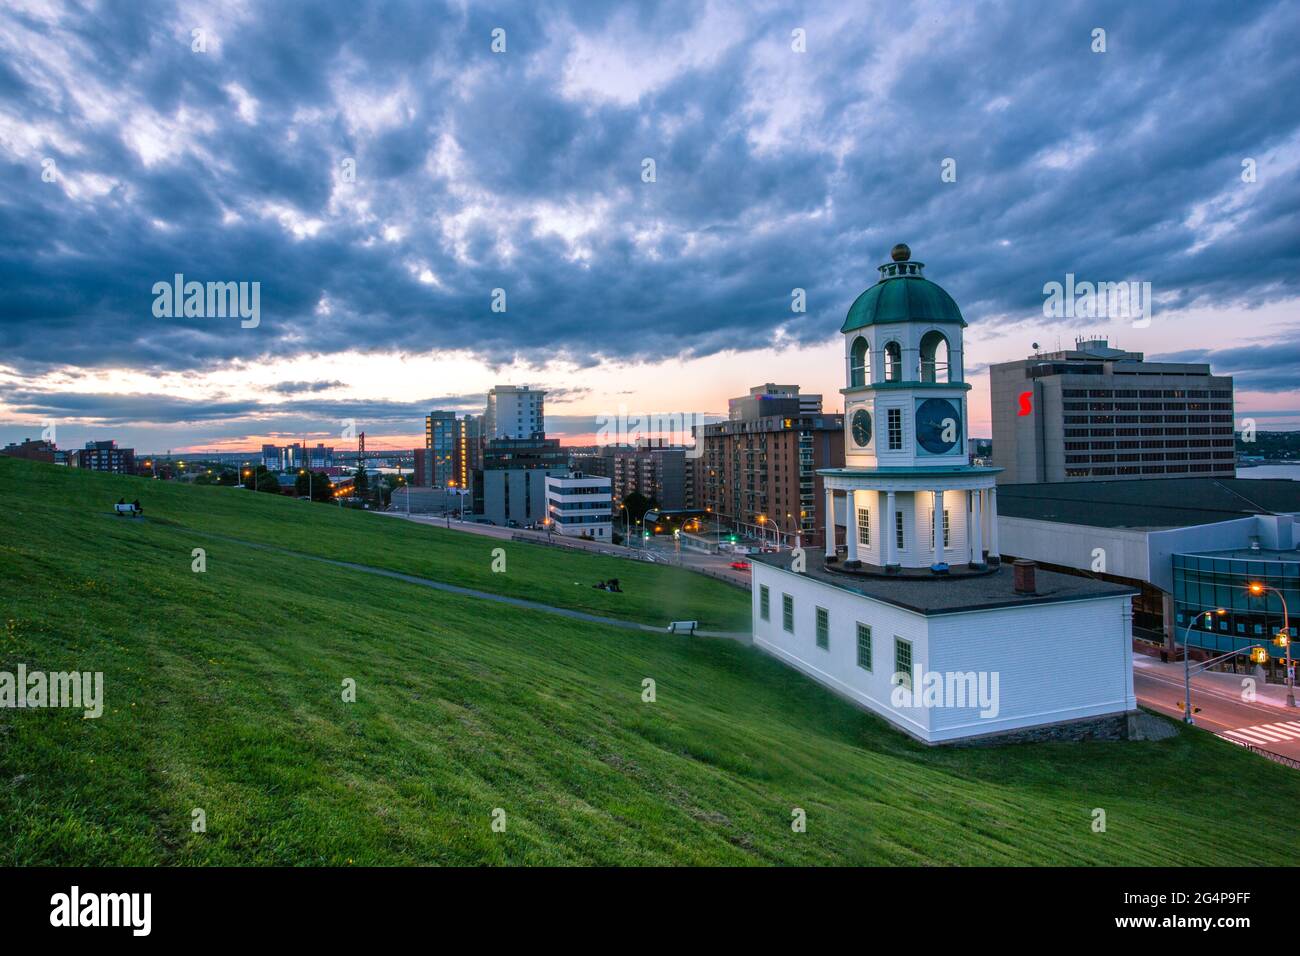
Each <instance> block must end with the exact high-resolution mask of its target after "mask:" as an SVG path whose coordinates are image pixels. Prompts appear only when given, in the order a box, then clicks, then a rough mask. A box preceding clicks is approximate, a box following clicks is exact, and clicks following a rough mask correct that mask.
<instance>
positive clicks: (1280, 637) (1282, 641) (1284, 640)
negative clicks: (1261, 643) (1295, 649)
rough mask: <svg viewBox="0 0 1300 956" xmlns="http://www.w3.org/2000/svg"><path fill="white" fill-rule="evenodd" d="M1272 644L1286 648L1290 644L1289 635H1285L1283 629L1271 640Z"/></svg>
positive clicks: (1285, 632)
mask: <svg viewBox="0 0 1300 956" xmlns="http://www.w3.org/2000/svg"><path fill="white" fill-rule="evenodd" d="M1273 643H1274V644H1276V645H1277V646H1278V647H1286V646H1287V645H1288V644H1290V643H1291V635H1290V634H1288V633H1287V631H1286V628H1285V627H1284V628H1282V629H1281V630H1280V631H1278V632H1277V637H1275V638H1273Z"/></svg>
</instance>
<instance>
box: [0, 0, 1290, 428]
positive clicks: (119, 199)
mask: <svg viewBox="0 0 1300 956" xmlns="http://www.w3.org/2000/svg"><path fill="white" fill-rule="evenodd" d="M1099 29H1100V30H1104V31H1105V34H1104V43H1105V50H1104V52H1097V51H1095V49H1094V48H1095V47H1097V46H1098V40H1097V36H1098V34H1096V33H1095V31H1097V30H1099ZM1297 36H1300V5H1297V4H1295V3H1288V2H1277V3H1266V2H1261V3H1244V2H1229V3H1221V4H1213V3H1198V2H1189V0H1179V2H1173V0H1170V2H1163V3H1157V2H1144V3H1140V4H1135V3H1132V2H1128V0H1124V2H1115V3H1086V4H1082V3H1081V4H1068V3H1052V4H1050V5H1044V4H1042V3H1039V2H1027V3H1023V4H1018V3H1005V4H1001V3H999V4H987V5H984V4H979V5H976V4H969V3H945V4H929V3H911V2H909V3H904V4H900V3H896V2H891V3H848V2H843V0H840V2H833V3H827V4H818V3H807V4H801V3H789V2H786V3H762V2H757V3H755V2H744V3H741V2H737V3H710V2H701V0H688V2H681V3H671V2H669V3H660V4H630V3H626V4H618V3H606V2H574V3H563V2H553V3H546V4H540V3H534V2H521V3H518V4H506V3H474V4H463V3H449V4H443V5H440V4H438V3H437V2H433V0H411V2H396V0H395V2H370V0H348V2H338V3H321V4H315V5H312V6H310V7H309V6H307V5H300V4H297V3H291V2H285V0H276V2H266V3H256V2H210V0H204V2H194V3H175V4H172V3H147V2H125V0H123V2H117V3H110V2H105V3H91V2H85V3H60V2H52V0H5V3H4V5H3V8H2V9H0V175H2V176H3V187H2V188H0V440H5V441H8V440H15V439H21V438H23V437H25V436H28V435H30V436H32V437H37V436H38V435H39V433H40V431H41V428H42V425H43V423H45V422H53V423H55V427H56V429H57V437H58V440H59V444H60V445H61V446H63V447H75V446H77V445H79V444H81V443H82V442H84V441H86V440H88V439H91V438H108V437H115V438H117V439H118V440H119V441H121V442H122V443H123V444H130V445H135V446H136V447H139V448H142V449H144V450H162V449H165V448H174V449H178V450H180V449H198V448H242V447H250V446H252V445H255V444H258V443H260V442H262V441H263V440H272V441H274V440H277V439H278V438H286V437H299V436H303V435H307V436H310V437H311V438H312V439H313V440H325V441H327V442H329V441H331V440H335V441H337V440H338V433H339V431H340V422H341V421H342V420H344V419H354V420H356V422H357V427H358V429H363V430H365V431H366V432H367V434H368V436H370V439H369V441H370V444H371V445H372V447H373V446H376V445H379V446H387V447H395V446H401V445H406V446H408V447H409V446H410V445H411V444H412V443H413V442H415V441H416V440H417V438H416V436H417V435H420V434H421V433H422V425H421V418H422V416H423V415H424V414H425V413H426V412H427V411H428V410H430V409H432V408H443V409H453V410H460V411H477V410H479V409H480V408H481V406H482V402H483V395H484V393H485V391H486V390H487V388H489V387H490V386H491V385H493V384H497V383H502V384H506V383H512V384H532V385H534V386H538V387H544V388H547V389H549V390H551V394H550V395H549V396H548V401H547V411H548V431H550V432H551V433H552V434H558V435H561V436H565V437H567V439H569V440H580V439H581V438H582V437H583V436H584V435H590V433H591V432H592V431H593V417H594V416H596V415H599V414H603V413H609V412H614V411H616V410H617V408H618V407H619V406H620V405H625V406H627V407H628V409H629V410H630V411H633V412H656V411H657V412H712V413H720V412H724V411H725V408H726V399H727V397H729V396H732V395H737V394H741V393H743V392H744V391H746V390H747V389H748V388H749V387H750V386H751V385H756V384H760V383H762V382H767V381H777V382H783V383H784V382H794V383H798V384H800V385H802V386H803V387H804V389H805V390H808V391H821V392H824V393H825V394H826V396H827V406H828V408H831V409H839V408H841V407H842V402H841V399H840V396H839V394H838V389H839V388H840V387H841V386H842V384H843V383H842V381H841V369H842V365H841V360H840V352H841V345H840V342H839V334H838V329H839V325H840V323H841V321H842V320H843V317H844V313H845V311H846V310H847V308H848V306H849V305H850V303H851V302H852V301H853V298H854V297H855V296H856V295H857V293H859V292H860V291H861V290H862V289H863V288H865V287H866V286H867V285H869V284H871V283H872V282H874V281H875V279H876V271H875V266H876V265H878V264H879V263H880V262H882V261H884V260H885V259H886V258H887V257H888V251H889V249H890V247H891V246H892V245H893V244H894V243H895V242H899V241H906V242H908V243H909V244H910V245H911V247H912V249H913V253H914V257H915V258H917V259H919V260H921V261H923V262H925V263H926V266H927V275H928V276H929V277H930V278H931V279H933V280H935V281H937V282H939V283H940V284H941V285H943V286H944V287H945V288H946V289H947V290H948V291H949V292H950V293H952V295H953V296H954V297H955V298H956V300H957V301H958V303H960V305H961V307H962V309H963V312H964V314H965V316H966V318H967V320H968V321H969V322H970V328H969V329H968V330H967V338H966V345H967V366H968V370H971V371H972V372H973V374H971V375H970V379H971V381H972V382H973V383H974V386H975V388H974V390H973V392H972V393H971V406H970V413H971V418H972V433H973V434H976V435H981V434H983V435H987V434H989V428H988V421H989V418H990V415H989V408H988V401H989V399H988V390H987V375H986V374H985V373H984V372H983V371H982V370H983V368H984V367H986V366H987V364H988V363H990V362H997V361H1004V360H1008V359H1013V358H1020V357H1023V356H1024V355H1025V354H1026V353H1027V352H1029V351H1030V345H1031V343H1033V342H1038V343H1040V344H1041V345H1043V346H1045V347H1051V348H1054V347H1055V346H1056V344H1057V343H1058V342H1060V343H1062V344H1069V343H1071V342H1072V341H1073V339H1074V336H1075V335H1076V334H1079V333H1084V332H1089V333H1093V332H1100V333H1104V334H1109V336H1110V338H1111V341H1112V344H1116V343H1117V344H1119V345H1120V346H1122V347H1126V348H1131V349H1137V350H1142V351H1145V352H1146V353H1147V354H1148V355H1149V356H1156V355H1174V356H1177V357H1179V358H1182V359H1187V358H1195V359H1196V360H1207V361H1210V362H1212V363H1213V364H1214V367H1215V370H1216V371H1218V372H1220V373H1227V374H1233V375H1235V376H1236V383H1237V408H1238V414H1239V416H1244V415H1248V414H1249V415H1253V416H1255V417H1257V419H1258V421H1259V426H1260V427H1261V428H1284V427H1293V428H1300V381H1298V378H1300V335H1298V334H1297V333H1298V332H1300V312H1298V311H1297V303H1298V300H1300V269H1298V268H1297V266H1298V265H1300V263H1298V262H1297V259H1298V257H1300V110H1297V108H1296V100H1297V97H1298V96H1300V52H1298V50H1297V47H1296V43H1295V38H1296V37H1297ZM494 47H495V49H494ZM502 47H504V49H502ZM647 161H652V162H653V170H652V171H653V175H652V176H651V175H650V172H651V166H650V164H649V163H648V162H647ZM945 169H948V170H950V171H955V179H954V177H953V176H952V175H948V176H944V175H943V173H944V170H945ZM647 180H651V181H647ZM178 273H179V274H182V275H183V276H184V277H185V279H186V280H191V281H200V282H208V281H214V282H216V281H220V282H249V283H251V282H257V283H260V286H259V294H260V300H259V313H258V322H257V324H256V327H248V328H245V327H243V325H245V324H248V323H241V321H240V319H239V318H238V317H200V316H189V317H186V316H184V315H179V316H165V315H164V316H159V315H157V314H155V313H156V311H157V309H156V307H155V306H156V299H157V296H156V295H155V293H154V291H153V290H154V285H155V283H159V282H163V283H170V282H172V281H173V277H174V276H175V275H176V274H178ZM1067 273H1074V274H1075V275H1076V276H1077V277H1078V278H1079V279H1080V280H1085V279H1086V280H1093V281H1127V280H1133V281H1144V282H1150V283H1151V286H1152V290H1153V293H1154V297H1155V312H1154V317H1153V320H1152V321H1151V323H1150V325H1149V326H1148V327H1145V328H1142V327H1138V328H1135V327H1134V325H1133V322H1132V321H1131V320H1127V319H1091V320H1087V321H1084V320H1080V319H1060V320H1049V319H1046V318H1044V316H1043V309H1042V303H1043V285H1044V283H1047V282H1051V281H1064V277H1065V275H1066V274H1067ZM794 289H804V290H806V297H807V308H806V311H804V312H795V311H792V307H791V304H792V290H794ZM494 290H502V291H501V293H496V292H495V291H494ZM494 296H495V298H494ZM494 301H495V303H496V304H497V306H498V308H499V307H500V306H502V305H504V311H499V310H498V311H494V308H493V305H494ZM339 443H340V444H341V442H339Z"/></svg>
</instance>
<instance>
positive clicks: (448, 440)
mask: <svg viewBox="0 0 1300 956" xmlns="http://www.w3.org/2000/svg"><path fill="white" fill-rule="evenodd" d="M459 445H460V423H459V422H457V421H456V413H455V412H430V413H429V414H428V415H427V416H426V417H425V419H424V449H423V451H424V454H422V455H417V456H416V462H415V467H416V474H415V483H416V485H418V486H419V487H423V488H446V487H447V486H448V485H449V484H450V483H451V482H453V481H456V480H457V479H458V477H459V476H458V475H457V474H456V450H457V448H458V447H459Z"/></svg>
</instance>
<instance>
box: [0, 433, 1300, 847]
mask: <svg viewBox="0 0 1300 956" xmlns="http://www.w3.org/2000/svg"><path fill="white" fill-rule="evenodd" d="M123 495H124V496H126V497H127V498H128V499H132V498H135V497H139V498H141V500H142V502H143V503H144V505H145V507H146V511H147V518H146V519H145V520H142V521H133V520H127V519H119V518H114V517H112V516H110V515H108V514H107V513H106V512H108V511H109V509H110V505H111V503H112V502H114V501H116V500H117V499H118V497H119V496H123ZM0 500H2V501H3V508H2V509H0V623H3V629H2V630H0V670H4V671H14V670H15V669H16V667H17V665H18V664H19V663H20V662H21V663H24V664H26V665H27V667H28V668H29V670H44V671H66V670H90V671H102V672H103V673H104V675H105V696H106V699H107V703H106V707H105V712H104V715H103V717H101V718H100V719H98V720H83V719H82V718H81V715H80V713H79V712H72V711H61V710H23V711H19V710H12V709H0V863H3V864H31V863H49V864H96V863H98V864H271V863H278V864H308V865H310V864H331V865H333V864H340V865H346V864H349V863H350V864H353V865H364V864H376V863H397V864H421V863H444V864H477V863H512V864H518V863H546V864H576V863H603V864H629V863H631V864H636V863H657V864H663V863H697V864H706V863H707V864H755V863H792V864H950V863H956V864H976V863H994V864H1010V863H1059V864H1072V863H1078V864H1167V863H1194V864H1249V863H1289V862H1291V856H1292V854H1291V852H1290V849H1289V848H1290V847H1291V846H1293V845H1294V844H1295V842H1296V839H1297V836H1300V833H1298V832H1297V830H1298V829H1300V828H1298V827H1297V825H1296V824H1294V823H1291V822H1288V819H1287V817H1286V816H1285V815H1277V814H1268V818H1269V821H1270V823H1269V828H1268V833H1267V835H1265V834H1263V833H1262V832H1261V831H1260V824H1259V820H1260V819H1261V813H1264V812H1265V809H1266V808H1270V807H1277V806H1287V805H1289V804H1291V803H1292V802H1295V801H1296V799H1297V798H1298V797H1300V774H1297V773H1296V772H1294V771H1291V770H1288V769H1286V768H1283V767H1279V766H1276V765H1273V764H1270V763H1268V762H1266V761H1264V760H1261V759H1259V758H1257V757H1254V756H1252V755H1250V754H1247V753H1245V752H1243V751H1242V750H1240V749H1239V748H1236V747H1233V746H1231V745H1229V744H1226V743H1223V742H1221V741H1219V740H1217V739H1216V738H1213V737H1211V736H1210V735H1208V734H1205V733H1202V732H1199V731H1192V730H1186V729H1184V730H1183V731H1182V732H1181V733H1180V735H1179V736H1178V737H1177V738H1175V739H1173V740H1168V741H1163V742H1160V743H1130V744H1118V743H1096V744H1047V745H1034V746H1023V747H1006V748H997V749H981V750H944V749H940V750H934V749H927V748H924V747H922V746H920V745H917V744H914V743H912V742H910V741H909V740H907V739H905V738H904V737H902V736H901V735H899V734H897V733H896V732H894V731H892V730H890V729H889V728H888V727H887V726H886V725H885V724H883V723H882V722H881V721H879V720H878V719H876V718H874V717H871V716H869V715H866V714H863V713H861V712H860V711H858V710H856V709H854V708H853V707H850V706H849V705H847V704H845V703H844V702H842V701H840V700H838V699H836V698H834V697H832V696H831V695H829V694H828V693H826V692H825V691H823V690H822V689H820V688H819V687H817V686H816V685H813V684H812V683H810V682H809V681H807V680H805V679H804V678H802V677H800V676H798V675H797V674H795V673H793V672H791V671H790V670H788V669H787V668H785V667H783V666H781V665H780V664H777V663H776V662H774V661H772V660H769V659H768V658H766V657H765V656H763V655H762V654H760V653H759V652H757V651H755V650H753V649H751V648H747V647H744V646H741V645H740V644H737V643H735V642H732V641H726V640H710V639H701V638H695V639H691V638H681V637H673V636H669V635H666V634H654V633H643V632H636V631H629V630H626V629H622V628H616V627H611V626H602V625H593V624H587V623H583V622H578V621H573V620H568V619H565V618H562V617H558V616H556V615H553V614H547V613H545V612H541V611H534V610H524V609H520V608H515V607H510V606H505V605H501V604H497V603H493V602H489V601H485V600H482V599H477V598H470V597H464V596H459V595H453V594H447V593H443V592H439V591H434V590H431V589H429V588H424V587H419V586H417V585H414V584H410V583H406V582H403V581H399V580H392V579H388V578H383V577H377V576H375V575H373V574H367V573H364V572H361V571H356V570H352V569H348V568H342V567H337V566H333V565H329V564H323V563H321V562H319V561H312V560H309V559H305V558H303V557H301V556H296V555H293V554H286V553H283V552H282V551H278V550H268V549H267V548H265V547H262V548H259V547H254V546H253V545H250V544H246V543H240V542H241V541H244V542H256V543H259V544H262V545H268V546H272V547H274V548H282V549H290V550H297V551H301V552H305V553H311V554H317V555H322V556H328V557H331V558H340V559H344V560H351V561H356V562H359V563H364V564H370V565H375V566H379V567H385V568H390V569H394V570H399V571H403V572H407V573H411V574H416V575H421V576H425V577H429V578H434V579H437V580H442V581H448V582H451V583H455V584H462V585H466V586H469V587H475V588H480V589H483V590H491V591H498V592H501V593H506V594H511V595H514V596H519V597H528V598H532V599H535V600H544V601H548V602H551V603H555V604H560V605H564V606H570V607H575V608H580V609H585V610H590V611H593V612H596V613H601V614H605V615H608V616H617V617H621V618H626V619H630V620H645V621H646V622H648V623H660V622H662V621H663V620H665V619H667V618H668V617H672V616H682V615H685V614H689V615H690V616H692V617H698V618H700V619H702V620H704V621H706V622H709V623H711V624H712V625H714V626H718V627H743V622H744V619H745V617H746V616H747V601H746V598H745V595H744V594H743V593H741V592H740V591H738V590H736V589H734V588H730V587H728V586H726V585H723V584H720V583H718V582H715V581H711V580H708V579H705V578H702V577H699V576H696V575H691V574H689V572H681V571H678V570H676V569H672V568H664V567H655V566H649V565H638V564H633V563H631V562H623V561H618V560H617V559H611V558H598V557H590V556H585V555H570V554H567V553H562V552H557V550H556V549H548V548H542V547H537V546H531V545H524V544H506V545H504V547H506V549H507V556H508V570H507V572H506V573H505V574H493V573H492V571H491V568H490V561H491V558H490V549H491V547H496V546H500V545H499V543H498V542H491V541H487V540H485V539H483V538H480V537H477V536H472V535H466V534H461V533H457V532H448V531H444V530H441V529H434V528H428V527H420V526H413V525H409V524H407V523H406V522H402V521H398V520H393V519H388V518H383V517H379V516H375V515H368V514H359V513H353V512H346V511H340V510H338V509H334V508H331V507H329V506H325V505H309V504H307V503H305V502H298V501H293V500H290V499H281V498H277V497H274V496H269V495H258V494H253V493H251V492H242V491H238V490H233V489H223V488H201V487H183V486H180V485H175V484H163V483H159V482H147V481H144V480H142V479H131V478H114V477H110V476H104V475H96V474H90V473H84V472H77V471H70V470H67V469H60V468H54V467H52V466H42V465H34V464H31V463H27V462H22V461H17V460H14V459H7V458H0ZM199 547H201V548H205V549H206V552H207V568H208V569H207V571H206V572H205V573H201V574H199V573H194V572H193V571H192V570H191V560H192V559H191V550H192V549H193V548H199ZM609 576H618V577H620V578H621V579H622V580H623V581H624V585H625V587H628V592H627V593H626V594H624V595H612V594H605V593H604V592H599V591H594V590H592V589H591V587H590V582H591V581H593V580H596V579H597V578H601V577H609ZM575 581H576V582H579V583H578V584H576V585H575V584H574V583H573V582H575ZM620 598H625V599H626V600H623V601H622V602H621V603H620V601H619V599H620ZM349 678H350V679H352V680H355V681H356V687H357V700H356V702H355V703H345V702H344V701H343V700H342V698H341V685H342V682H343V681H344V680H345V679H349ZM644 678H652V679H653V680H654V681H655V682H656V691H657V700H656V701H655V702H654V703H643V702H642V699H641V692H642V681H643V679H644ZM795 807H799V808H803V809H804V810H806V811H807V819H808V826H807V832H805V833H795V832H792V830H791V828H790V821H791V810H792V809H793V808H795ZM196 808H201V809H202V810H203V811H204V812H205V813H206V819H207V832H205V833H194V832H192V830H191V812H192V811H193V810H194V809H196ZM497 808H500V809H502V810H504V811H505V820H506V831H505V832H504V833H497V832H493V830H492V828H491V822H492V814H493V811H494V809H497ZM1094 808H1102V809H1104V810H1105V811H1106V815H1107V829H1106V832H1105V833H1094V832H1093V831H1092V827H1091V824H1092V811H1093V809H1094Z"/></svg>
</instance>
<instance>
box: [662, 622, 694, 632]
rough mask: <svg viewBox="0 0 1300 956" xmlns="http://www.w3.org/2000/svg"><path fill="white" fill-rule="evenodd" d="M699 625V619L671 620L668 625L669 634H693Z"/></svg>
mask: <svg viewBox="0 0 1300 956" xmlns="http://www.w3.org/2000/svg"><path fill="white" fill-rule="evenodd" d="M699 626H700V622H699V621H673V622H672V623H671V624H669V625H668V633H669V634H694V633H695V629H696V628H697V627H699Z"/></svg>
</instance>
